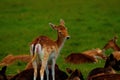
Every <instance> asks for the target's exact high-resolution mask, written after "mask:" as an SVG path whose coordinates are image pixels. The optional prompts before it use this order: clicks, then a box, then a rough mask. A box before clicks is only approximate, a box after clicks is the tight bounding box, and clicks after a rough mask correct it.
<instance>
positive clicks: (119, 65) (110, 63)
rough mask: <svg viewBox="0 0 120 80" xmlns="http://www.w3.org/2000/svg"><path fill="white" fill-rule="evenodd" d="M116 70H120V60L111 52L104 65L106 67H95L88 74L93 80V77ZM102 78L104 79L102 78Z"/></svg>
mask: <svg viewBox="0 0 120 80" xmlns="http://www.w3.org/2000/svg"><path fill="white" fill-rule="evenodd" d="M115 70H116V71H120V60H117V59H116V58H115V57H114V55H113V54H111V55H110V56H109V57H108V58H107V60H106V62H105V65H104V68H100V67H99V68H95V69H93V70H91V71H90V72H89V74H88V77H87V78H88V80H93V79H92V78H93V77H96V76H101V75H105V74H116V72H115ZM101 80H102V79H101Z"/></svg>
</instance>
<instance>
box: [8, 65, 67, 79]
mask: <svg viewBox="0 0 120 80" xmlns="http://www.w3.org/2000/svg"><path fill="white" fill-rule="evenodd" d="M38 70H39V69H38ZM49 71H50V74H49V80H52V75H51V69H50V68H49ZM33 73H34V69H33V68H31V69H28V70H24V71H22V72H20V73H19V74H17V75H15V76H14V77H13V78H11V79H10V80H33ZM55 73H56V74H55V79H56V80H66V79H67V77H68V75H67V74H66V73H65V72H63V71H61V70H60V69H59V67H58V66H57V65H56V66H55ZM37 80H40V76H39V72H38V76H37ZM44 80H46V75H45V76H44Z"/></svg>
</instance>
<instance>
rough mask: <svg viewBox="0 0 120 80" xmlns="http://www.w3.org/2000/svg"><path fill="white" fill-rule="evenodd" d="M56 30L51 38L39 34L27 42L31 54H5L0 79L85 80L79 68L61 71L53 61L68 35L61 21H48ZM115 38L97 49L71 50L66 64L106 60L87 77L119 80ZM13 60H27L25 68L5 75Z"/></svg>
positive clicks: (119, 52) (119, 51) (119, 54)
mask: <svg viewBox="0 0 120 80" xmlns="http://www.w3.org/2000/svg"><path fill="white" fill-rule="evenodd" d="M49 25H50V27H51V28H52V29H53V30H55V31H56V32H57V39H56V40H55V41H54V40H52V39H51V38H49V37H47V36H38V37H37V38H35V39H34V40H33V41H32V42H31V44H30V54H31V55H12V54H10V55H8V56H6V57H5V58H3V60H1V62H0V66H3V67H2V69H1V70H0V80H84V77H83V74H82V73H81V71H80V70H79V69H75V70H72V69H70V68H66V72H67V73H66V72H65V71H62V70H60V68H59V66H58V65H57V64H56V60H57V57H58V56H59V54H60V51H61V49H62V47H63V45H64V43H65V41H66V40H67V39H69V38H70V36H69V34H68V31H67V28H66V27H65V22H64V20H60V24H59V25H54V24H52V23H49ZM116 41H117V37H116V36H115V37H114V38H113V39H111V40H109V41H108V43H107V44H106V45H105V46H104V47H103V49H100V48H96V49H92V50H87V51H84V52H80V53H76V52H73V53H70V55H68V56H67V57H65V59H64V60H65V63H70V64H74V65H77V64H84V63H93V65H94V63H97V62H98V61H99V59H103V60H105V64H104V66H103V67H96V68H95V69H93V70H91V71H90V72H89V73H88V76H87V78H86V80H120V74H119V73H118V72H117V71H119V70H120V47H119V46H118V45H117V43H116ZM110 48H111V49H113V52H112V53H111V54H110V55H105V51H106V50H107V49H110ZM15 61H23V62H27V63H28V64H27V65H26V68H25V70H23V71H21V72H19V73H18V74H16V75H12V76H9V75H6V69H7V67H9V65H10V64H13V63H14V62H15Z"/></svg>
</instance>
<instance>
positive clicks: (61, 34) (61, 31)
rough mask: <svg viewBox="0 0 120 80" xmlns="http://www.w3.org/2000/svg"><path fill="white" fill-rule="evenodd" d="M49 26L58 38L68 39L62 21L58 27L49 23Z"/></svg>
mask: <svg viewBox="0 0 120 80" xmlns="http://www.w3.org/2000/svg"><path fill="white" fill-rule="evenodd" d="M49 25H50V26H51V27H52V28H53V29H54V30H56V31H57V32H58V35H59V37H61V38H66V39H69V38H70V36H69V34H68V31H67V28H66V27H65V22H64V20H62V19H61V20H60V25H58V26H57V25H54V24H52V23H49Z"/></svg>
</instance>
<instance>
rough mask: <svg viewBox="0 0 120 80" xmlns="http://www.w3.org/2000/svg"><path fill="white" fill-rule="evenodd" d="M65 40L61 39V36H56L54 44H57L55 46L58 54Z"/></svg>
mask: <svg viewBox="0 0 120 80" xmlns="http://www.w3.org/2000/svg"><path fill="white" fill-rule="evenodd" d="M65 40H66V38H65V37H61V36H60V35H59V34H58V38H57V40H56V44H57V46H58V50H59V52H60V50H61V48H62V47H63V45H64V42H65Z"/></svg>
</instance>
